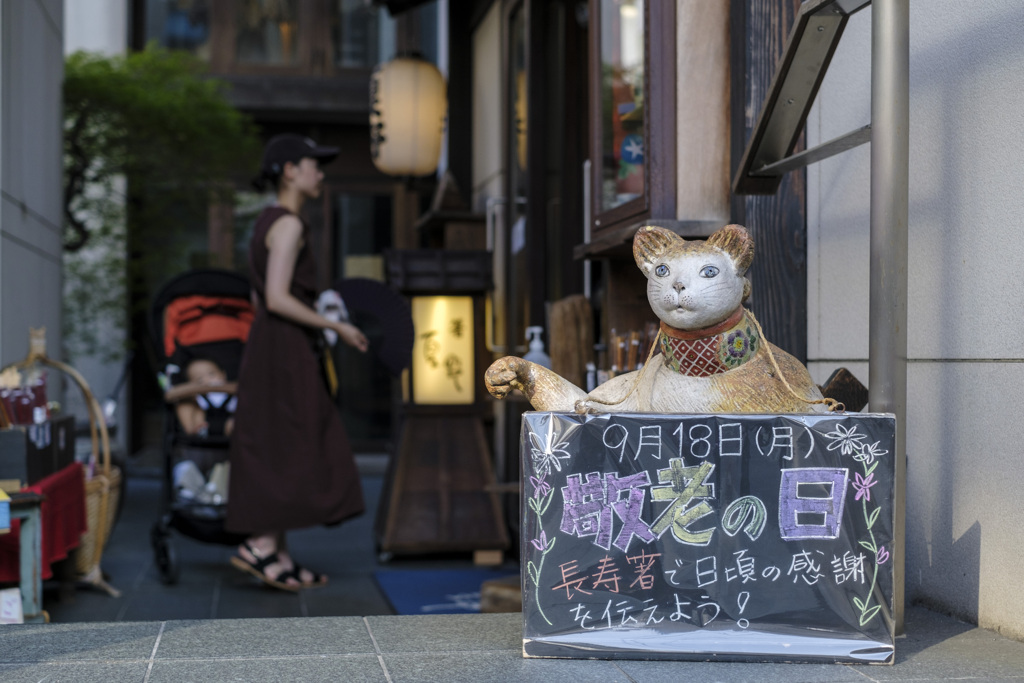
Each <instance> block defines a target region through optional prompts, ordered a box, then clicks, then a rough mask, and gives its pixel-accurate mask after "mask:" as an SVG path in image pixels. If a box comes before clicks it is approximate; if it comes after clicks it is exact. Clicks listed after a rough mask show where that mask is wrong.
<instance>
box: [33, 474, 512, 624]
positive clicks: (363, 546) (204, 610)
mask: <svg viewBox="0 0 1024 683" xmlns="http://www.w3.org/2000/svg"><path fill="white" fill-rule="evenodd" d="M363 470H364V474H363V489H364V494H365V496H366V502H367V512H366V513H364V514H363V515H362V516H361V517H358V518H356V519H355V520H352V521H349V522H346V523H344V524H342V525H340V526H338V527H335V528H330V529H328V528H323V527H321V528H317V529H308V530H302V531H297V532H294V533H292V534H290V535H289V543H290V546H291V552H292V554H293V556H294V557H296V559H298V560H299V561H300V562H302V563H303V564H304V565H306V566H308V567H312V568H314V569H316V570H317V571H320V572H325V573H327V574H328V575H329V577H330V581H329V583H328V585H327V586H325V587H323V588H319V589H316V590H311V591H302V592H299V593H297V594H295V593H288V592H284V591H278V590H274V589H270V588H267V587H265V586H263V585H262V584H260V583H259V582H258V581H256V579H254V578H252V577H250V576H249V575H248V574H245V573H243V572H240V571H239V570H237V569H235V568H233V567H232V566H231V565H230V563H229V560H230V558H231V554H232V552H233V551H234V548H233V547H229V546H223V545H215V544H209V543H202V542H200V541H197V540H194V539H191V538H187V537H185V536H183V535H181V534H179V533H177V532H175V533H173V536H172V538H173V541H172V542H173V545H174V548H175V551H176V553H177V556H178V560H179V563H180V568H181V570H180V579H179V581H178V583H177V584H176V585H171V586H167V585H164V584H163V583H162V582H161V581H160V576H159V572H158V571H157V568H156V566H155V564H154V557H153V551H152V548H151V545H150V541H149V532H150V529H151V528H152V526H153V523H154V522H155V521H156V520H157V519H158V516H159V514H160V511H161V503H160V480H159V479H157V478H154V477H153V475H152V472H150V471H143V474H144V475H148V476H138V475H133V476H128V477H127V479H126V481H127V489H126V492H125V493H126V498H125V505H124V508H123V510H122V512H121V516H120V518H119V520H118V522H117V524H116V526H115V527H114V532H113V534H112V536H111V538H110V541H109V543H108V545H107V547H106V550H105V552H104V555H103V561H102V566H103V569H104V572H105V573H106V574H108V575H109V582H110V584H111V585H113V586H114V587H115V588H117V589H118V590H120V591H121V593H122V595H121V597H117V598H115V597H111V596H109V595H107V594H106V593H103V592H100V591H98V590H96V589H93V588H81V587H80V588H79V589H78V590H75V591H74V592H73V593H72V594H71V595H65V596H63V597H62V596H61V595H60V592H59V591H58V590H56V586H55V585H51V584H47V589H46V591H45V594H44V605H43V606H44V608H45V609H46V610H47V611H48V612H49V614H50V620H51V621H52V622H54V623H68V622H84V621H103V622H121V621H150V620H153V621H164V620H170V619H240V618H259V617H307V616H313V617H317V616H360V617H361V616H367V615H382V614H393V610H392V609H391V606H390V605H389V604H388V602H387V600H386V599H385V597H384V595H383V594H382V593H381V591H380V589H379V588H378V587H377V583H376V582H375V581H374V579H373V573H374V571H376V570H377V569H378V568H380V567H381V565H379V564H378V561H377V550H376V546H375V543H374V535H373V518H374V514H375V512H376V505H377V500H378V498H379V496H380V489H381V485H382V475H381V473H380V467H379V466H376V465H374V463H372V462H370V464H368V465H364V466H363ZM131 471H132V470H131V468H129V472H131ZM435 566H444V567H452V568H456V567H472V566H473V563H472V558H471V557H470V556H469V555H468V554H466V555H461V556H452V557H441V558H437V557H431V558H397V559H394V560H392V561H391V562H389V563H387V564H386V565H384V567H385V568H407V567H410V568H411V567H435ZM508 569H509V572H510V573H513V574H514V573H516V572H518V567H517V565H515V564H509V565H508Z"/></svg>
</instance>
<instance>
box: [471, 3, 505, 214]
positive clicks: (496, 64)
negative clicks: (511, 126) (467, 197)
mask: <svg viewBox="0 0 1024 683" xmlns="http://www.w3.org/2000/svg"><path fill="white" fill-rule="evenodd" d="M501 21H502V20H501V3H494V5H493V6H492V7H491V10H490V12H488V13H487V16H486V17H485V18H484V20H483V21H482V22H480V26H479V27H478V28H477V30H476V32H475V33H474V34H473V188H472V189H473V195H472V196H473V198H472V202H473V207H474V208H475V209H476V210H478V211H482V210H483V209H484V205H485V203H486V200H487V198H488V197H501V196H502V195H503V194H504V192H505V189H504V175H503V168H502V156H503V155H502V151H501V144H502V134H501V122H502V112H503V111H504V107H505V97H504V93H503V92H502V91H501V84H502V82H503V79H502V75H501V62H502V55H501V46H502V38H501Z"/></svg>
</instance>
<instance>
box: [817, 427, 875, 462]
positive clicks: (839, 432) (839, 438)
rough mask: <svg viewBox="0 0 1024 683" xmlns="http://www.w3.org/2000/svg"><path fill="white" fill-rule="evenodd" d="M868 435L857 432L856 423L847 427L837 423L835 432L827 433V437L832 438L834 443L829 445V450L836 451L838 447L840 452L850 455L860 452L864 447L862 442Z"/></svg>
mask: <svg viewBox="0 0 1024 683" xmlns="http://www.w3.org/2000/svg"><path fill="white" fill-rule="evenodd" d="M866 437H867V435H866V434H858V433H857V426H856V425H854V426H853V427H850V428H849V429H846V428H845V427H843V425H841V424H837V425H836V429H835V431H834V432H829V433H828V434H826V435H825V438H827V439H831V440H832V443H830V444H829V445H828V450H830V451H834V450H836V449H837V448H838V449H839V452H840V453H842V454H843V455H850V454H851V453H854V452H859V451H860V450H861V449H862V448H863V444H862V443H861V442H862V441H863V440H864V439H865V438H866Z"/></svg>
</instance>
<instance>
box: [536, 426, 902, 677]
mask: <svg viewBox="0 0 1024 683" xmlns="http://www.w3.org/2000/svg"><path fill="white" fill-rule="evenodd" d="M895 433H896V421H895V418H894V417H893V416H892V415H871V414H862V413H840V414H814V415H802V414H801V415H655V414H641V413H618V414H609V415H575V414H571V413H549V412H529V413H526V414H525V415H524V416H523V428H522V437H521V456H522V457H521V460H522V467H523V471H522V482H523V486H522V489H523V490H522V497H523V498H522V513H523V519H522V539H523V541H522V555H521V557H522V565H523V571H522V576H523V654H524V656H526V657H569V658H577V657H578V658H606V659H690V660H701V661H711V660H719V661H828V662H860V663H874V664H892V662H893V657H894V643H895V634H894V622H893V595H894V569H893V564H894V563H893V561H892V555H893V553H894V552H896V551H895V550H894V548H893V543H894V540H895V539H894V529H895V528H896V527H895V506H894V503H893V492H894V479H895V457H894V451H895Z"/></svg>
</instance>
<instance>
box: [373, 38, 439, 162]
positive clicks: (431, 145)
mask: <svg viewBox="0 0 1024 683" xmlns="http://www.w3.org/2000/svg"><path fill="white" fill-rule="evenodd" d="M447 112H448V100H447V85H446V83H445V80H444V76H442V75H441V72H440V71H439V70H438V69H437V67H436V66H434V65H433V64H431V63H430V62H428V61H426V60H424V59H420V58H418V57H398V58H396V59H393V60H391V61H390V62H386V63H384V64H381V65H379V66H378V67H377V68H376V69H374V71H373V75H372V76H371V78H370V154H371V156H372V157H373V163H374V165H375V166H376V167H377V168H378V170H380V171H381V172H383V173H387V174H389V175H395V176H421V175H426V174H428V173H433V172H434V171H435V170H436V169H437V164H438V160H439V159H440V157H441V143H442V140H443V137H444V127H445V117H446V116H447Z"/></svg>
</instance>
